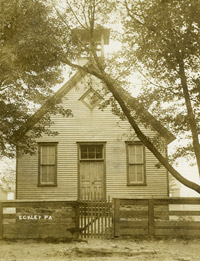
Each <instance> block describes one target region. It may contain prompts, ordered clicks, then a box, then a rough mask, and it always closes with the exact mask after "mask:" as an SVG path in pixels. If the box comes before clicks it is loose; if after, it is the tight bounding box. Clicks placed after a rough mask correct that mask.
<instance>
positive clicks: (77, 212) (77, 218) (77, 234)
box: [75, 200, 79, 238]
mask: <svg viewBox="0 0 200 261" xmlns="http://www.w3.org/2000/svg"><path fill="white" fill-rule="evenodd" d="M75 230H76V237H77V238H79V201H78V200H77V202H76V205H75Z"/></svg>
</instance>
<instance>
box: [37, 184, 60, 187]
mask: <svg viewBox="0 0 200 261" xmlns="http://www.w3.org/2000/svg"><path fill="white" fill-rule="evenodd" d="M37 186H38V187H57V184H38V185H37Z"/></svg>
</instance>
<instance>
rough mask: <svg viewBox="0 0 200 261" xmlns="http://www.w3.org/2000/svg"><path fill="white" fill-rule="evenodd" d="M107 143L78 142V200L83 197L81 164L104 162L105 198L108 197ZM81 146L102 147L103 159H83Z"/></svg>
mask: <svg viewBox="0 0 200 261" xmlns="http://www.w3.org/2000/svg"><path fill="white" fill-rule="evenodd" d="M106 143H107V142H106V141H89V142H88V141H77V142H76V144H77V164H78V181H77V182H78V198H80V195H81V191H80V190H81V187H80V186H81V176H80V164H81V162H95V161H96V162H103V164H104V174H103V196H104V198H105V197H106V193H107V191H106ZM81 145H102V146H103V148H102V152H103V158H100V159H81Z"/></svg>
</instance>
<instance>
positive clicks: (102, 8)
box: [12, 0, 200, 193]
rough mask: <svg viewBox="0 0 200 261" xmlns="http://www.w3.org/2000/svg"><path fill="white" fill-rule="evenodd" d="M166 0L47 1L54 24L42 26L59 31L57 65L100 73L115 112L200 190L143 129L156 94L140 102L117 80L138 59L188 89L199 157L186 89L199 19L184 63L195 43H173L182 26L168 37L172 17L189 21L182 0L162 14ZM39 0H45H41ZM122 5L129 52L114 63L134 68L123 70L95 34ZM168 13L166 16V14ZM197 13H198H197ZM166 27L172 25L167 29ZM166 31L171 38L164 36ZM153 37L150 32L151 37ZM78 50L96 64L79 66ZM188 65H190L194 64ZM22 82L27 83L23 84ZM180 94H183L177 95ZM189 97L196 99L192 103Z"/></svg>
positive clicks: (165, 81)
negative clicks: (105, 56)
mask: <svg viewBox="0 0 200 261" xmlns="http://www.w3.org/2000/svg"><path fill="white" fill-rule="evenodd" d="M30 1H31V0H30ZM31 2H33V3H36V2H37V3H38V2H39V1H31ZM168 2H170V1H161V0H160V1H153V0H152V1H148V2H147V1H139V0H138V1H137V0H136V1H135V2H134V3H132V1H131V2H130V3H128V2H123V5H120V3H118V2H113V1H110V2H109V1H106V0H100V1H96V0H88V1H84V0H83V1H79V2H78V3H77V1H75V0H67V1H66V8H65V9H64V10H62V9H61V8H60V7H59V8H58V6H57V5H56V4H55V3H52V6H53V11H52V9H49V8H50V7H49V5H47V4H46V5H44V4H43V5H42V7H44V9H45V8H47V9H45V10H44V13H45V11H46V10H48V12H49V13H48V14H47V13H46V14H47V16H46V18H48V19H47V20H48V21H49V20H50V21H54V22H53V23H50V25H51V26H50V29H49V30H47V31H46V30H45V26H44V27H42V32H43V34H44V35H48V37H50V39H51V36H52V37H56V40H55V41H53V44H52V42H50V46H52V48H50V51H51V50H52V52H53V51H55V50H56V63H57V64H55V68H59V65H60V64H65V65H68V66H70V67H72V68H74V69H78V70H81V71H84V72H86V73H89V74H91V75H94V76H96V77H97V78H99V79H100V80H101V81H102V82H103V83H104V85H105V93H107V92H111V93H112V96H113V97H112V98H111V99H112V104H114V105H115V106H116V105H117V104H118V105H117V106H118V107H117V106H116V107H115V108H117V113H118V114H119V115H120V116H122V115H124V116H125V117H126V118H127V119H128V121H129V123H130V124H131V126H132V127H133V129H134V130H135V133H136V135H137V136H138V138H139V139H140V140H141V141H142V142H143V144H144V145H145V146H146V147H147V148H148V149H149V150H150V151H151V152H152V153H153V154H154V155H155V157H156V158H157V159H158V160H159V161H160V163H161V164H162V165H163V166H164V167H165V168H166V169H167V170H168V171H169V172H170V173H171V174H172V175H173V176H174V177H175V178H177V179H178V180H179V181H180V182H182V183H183V184H185V185H186V186H188V187H190V188H192V189H194V190H196V191H197V192H199V193H200V186H199V185H197V184H195V183H193V182H191V181H189V180H187V179H185V178H184V177H183V176H182V175H181V174H180V173H178V172H177V171H176V170H175V169H174V168H173V166H172V165H170V163H169V161H168V159H167V158H165V156H163V155H162V153H160V151H159V150H158V149H157V147H156V145H155V144H154V143H153V142H151V141H150V140H149V138H148V137H147V136H146V135H145V134H144V133H143V132H142V130H141V129H140V124H138V119H139V120H140V123H143V124H146V125H148V113H147V114H145V113H144V114H141V113H137V112H138V111H141V110H143V106H146V107H147V108H148V107H149V106H150V105H151V101H152V99H151V100H150V101H149V102H147V101H146V102H145V103H144V105H143V104H142V103H141V102H139V101H138V99H136V98H133V97H132V96H131V95H130V94H129V93H128V92H126V91H125V90H124V88H125V87H126V82H124V81H121V80H119V76H121V75H127V72H129V71H130V70H131V69H132V66H134V67H135V66H136V65H142V66H143V65H146V71H148V72H149V74H150V75H151V74H152V73H154V74H153V76H154V77H153V78H154V79H159V80H160V81H161V83H162V85H164V88H167V86H171V84H175V85H176V86H177V89H178V87H182V90H180V89H179V90H180V91H179V93H178V94H179V95H180V94H181V93H182V92H183V94H184V95H183V98H186V104H187V106H186V108H187V109H186V110H185V112H186V113H187V116H186V117H185V120H187V122H188V125H187V126H188V128H190V130H191V133H192V135H191V136H192V138H193V143H192V146H193V149H194V152H195V155H196V157H197V156H198V155H199V154H198V153H199V143H198V142H197V138H198V135H197V130H198V126H197V121H196V119H197V116H196V112H194V109H193V108H197V105H198V100H197V99H195V97H196V96H195V94H194V95H193V96H192V97H193V98H194V100H192V101H191V100H190V97H189V98H188V95H187V93H188V91H189V90H190V88H192V87H190V86H188V82H187V77H188V75H189V74H190V73H191V74H190V75H193V74H194V75H196V73H197V69H198V63H196V64H195V61H196V60H197V59H198V56H196V55H195V52H198V50H199V49H198V48H196V42H195V41H193V40H194V38H195V34H197V33H196V30H197V31H198V29H199V24H198V23H197V22H196V20H195V22H194V24H195V26H193V23H192V25H190V27H191V26H192V28H193V27H194V30H193V31H194V32H193V34H192V35H191V36H192V37H193V38H191V39H192V41H193V44H194V47H193V49H194V52H192V53H191V55H190V54H189V55H188V60H187V62H186V63H185V56H183V54H184V55H185V53H190V52H189V49H190V47H191V46H192V43H191V45H190V47H187V48H186V47H184V48H185V49H184V53H182V51H179V47H178V49H174V48H175V47H176V45H178V46H179V41H181V40H182V38H183V37H182V36H181V32H180V37H179V38H178V40H177V41H176V40H174V39H171V40H170V41H168V38H169V37H170V36H171V35H172V36H173V37H175V36H176V32H174V33H173V34H172V33H171V29H173V27H172V26H171V25H170V23H171V22H172V21H174V22H175V21H177V25H176V27H175V28H176V29H177V30H178V28H179V30H180V28H184V26H185V24H184V26H182V22H180V21H181V19H184V15H183V14H182V13H181V14H180V19H179V16H178V15H177V9H178V8H179V4H178V3H179V2H180V1H171V2H172V3H173V4H172V7H173V8H172V10H170V8H167V11H165V12H168V13H169V14H170V16H169V17H167V13H166V14H165V12H164V11H163V12H164V13H162V19H163V20H162V19H161V16H160V13H159V11H160V10H164V9H165V6H164V8H163V5H168ZM171 2H170V3H171ZM186 2H188V1H186ZM39 3H40V4H41V2H39ZM135 4H136V5H135ZM137 4H138V5H137ZM196 4H197V1H194V5H196ZM161 7H162V8H161ZM183 7H184V5H183V6H181V8H180V9H181V10H182V12H183V13H184V12H185V11H184V8H183ZM122 8H124V9H122ZM159 8H160V9H159ZM119 9H121V10H122V11H123V12H125V11H126V12H127V14H128V19H127V18H126V16H127V14H126V15H125V17H124V28H125V30H126V34H124V35H127V37H125V38H124V39H123V41H124V43H125V47H126V52H125V55H124V56H123V59H122V60H121V61H120V60H118V61H117V62H116V63H115V64H114V65H116V64H117V63H118V64H119V63H120V62H123V64H124V65H125V66H126V68H129V69H130V70H127V69H126V71H127V72H124V71H123V70H119V71H118V70H117V66H115V67H114V70H111V68H112V69H113V66H112V65H111V66H110V64H109V61H106V60H104V59H103V58H102V57H99V56H98V55H97V46H96V37H97V36H96V35H95V31H96V29H98V30H101V27H100V26H99V24H102V25H106V23H108V22H110V18H112V15H111V12H112V11H113V10H114V11H117V12H118V10H119ZM39 10H40V9H39ZM41 10H42V9H41ZM49 10H50V11H49ZM54 11H55V12H54ZM135 11H136V17H135ZM173 12H174V13H173ZM172 13H173V15H172ZM164 14H165V15H166V16H163V15H164ZM188 14H189V13H187V15H186V17H187V16H188ZM171 17H172V18H173V19H172V21H171V20H170V19H171ZM194 17H196V15H195V16H194ZM165 18H166V19H165ZM169 18H170V19H169ZM51 19H53V20H51ZM145 19H147V23H146V22H145ZM192 19H193V18H192ZM195 19H196V18H195ZM47 20H45V21H47ZM168 20H169V21H168ZM138 21H139V22H138ZM161 21H162V22H163V24H164V26H163V28H162V27H161V26H160V22H161ZM164 21H165V22H164ZM102 22H104V23H102ZM143 23H144V24H143ZM55 24H56V26H58V32H59V33H57V30H55V31H54V34H52V35H51V32H52V31H51V29H52V28H54V29H55V27H54V25H55ZM146 25H147V26H146ZM170 26H171V27H170ZM77 28H78V30H79V28H81V29H84V30H85V31H86V32H87V33H88V37H87V41H84V40H83V39H82V38H81V34H80V31H77ZM161 29H163V30H161ZM168 29H170V30H169V31H168ZM52 30H53V29H52ZM25 31H26V30H25ZM157 31H158V32H157ZM172 31H173V30H172ZM186 31H189V32H190V31H191V28H189V29H188V30H186ZM46 32H47V33H46ZM129 33H130V34H129ZM165 33H166V36H167V37H168V38H167V37H166V36H165ZM188 34H189V33H188ZM163 35H164V39H165V38H166V39H167V42H165V41H164V40H163ZM189 36H190V35H189ZM150 37H152V39H151V38H150ZM63 38H64V39H63ZM53 39H54V38H53ZM57 40H58V41H57ZM47 42H48V41H47ZM188 42H189V40H188ZM51 44H52V45H51ZM170 44H171V46H170ZM174 44H175V45H174ZM188 44H189V43H188ZM154 45H155V46H154ZM197 45H198V43H197ZM180 46H181V44H180ZM46 47H48V45H46ZM164 47H165V48H164ZM149 48H150V49H149ZM167 48H168V49H169V50H168V49H167ZM162 49H163V54H162ZM47 50H48V49H47ZM149 50H150V51H149ZM177 50H178V51H177ZM195 50H196V51H195ZM50 53H51V52H50ZM80 53H85V54H89V57H90V61H91V63H92V66H91V63H90V64H86V65H85V66H80V65H78V64H77V62H76V57H77V56H78V55H79V54H80ZM148 54H149V55H148ZM162 55H163V56H162ZM37 57H38V60H39V58H40V57H39V56H37ZM42 57H43V58H45V57H46V56H45V57H44V56H42ZM50 57H51V55H50ZM155 57H156V59H155ZM54 58H55V57H54ZM129 58H130V59H129ZM44 60H45V59H44ZM47 60H48V59H47ZM53 61H54V60H53ZM111 61H113V60H111ZM168 61H169V62H168ZM127 65H128V66H127ZM151 65H152V68H154V69H151ZM189 65H191V67H190V66H189ZM185 66H187V74H186V71H185V70H186V68H185ZM193 67H194V71H191V70H192V69H193ZM42 68H43V67H42ZM48 68H49V67H46V68H45V70H44V73H45V71H47V72H48V70H47V69H48ZM50 68H52V67H50ZM40 69H41V68H40ZM146 71H145V73H146ZM36 74H37V77H35V78H34V77H33V76H35V75H34V73H33V74H32V71H31V76H32V77H31V79H33V78H34V79H38V80H39V79H41V77H40V70H38V72H37V73H36ZM168 77H169V78H168ZM20 79H21V78H20ZM195 80H196V81H198V80H197V78H195ZM52 83H53V80H52V81H51V82H50V84H52ZM25 84H26V82H25ZM167 84H168V85H167ZM21 86H22V87H23V86H24V85H21ZM39 86H40V85H39ZM42 86H43V85H42ZM122 86H123V88H122ZM194 90H195V88H194ZM33 93H34V92H33ZM163 96H164V94H163ZM145 97H146V96H145ZM177 97H179V96H178V95H177ZM113 98H114V99H113ZM146 100H147V98H146ZM157 100H158V99H157ZM110 101H111V100H108V102H110ZM155 101H156V99H155ZM116 102H117V103H116ZM190 102H192V103H191V104H190ZM193 104H194V105H193ZM193 106H195V107H193ZM150 108H151V107H150ZM118 109H119V110H118ZM115 112H116V110H115ZM153 112H154V110H153ZM24 118H25V117H24ZM20 124H22V121H21V122H20ZM20 124H19V125H20ZM19 125H18V126H19ZM173 125H174V124H172V126H173ZM20 130H21V129H20ZM20 130H19V131H17V132H15V134H16V135H15V136H14V138H15V141H19V138H21V137H22V135H23V134H24V133H25V130H23V131H24V132H21V133H20ZM188 130H189V129H188ZM18 134H19V136H18ZM38 135H40V132H38ZM12 137H13V136H12ZM23 139H24V138H23ZM15 143H16V142H15Z"/></svg>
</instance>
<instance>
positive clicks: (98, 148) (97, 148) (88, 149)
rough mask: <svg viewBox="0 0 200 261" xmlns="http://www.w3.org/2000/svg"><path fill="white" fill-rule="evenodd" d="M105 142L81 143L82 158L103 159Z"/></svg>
mask: <svg viewBox="0 0 200 261" xmlns="http://www.w3.org/2000/svg"><path fill="white" fill-rule="evenodd" d="M103 159H104V150H103V144H80V160H103Z"/></svg>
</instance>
